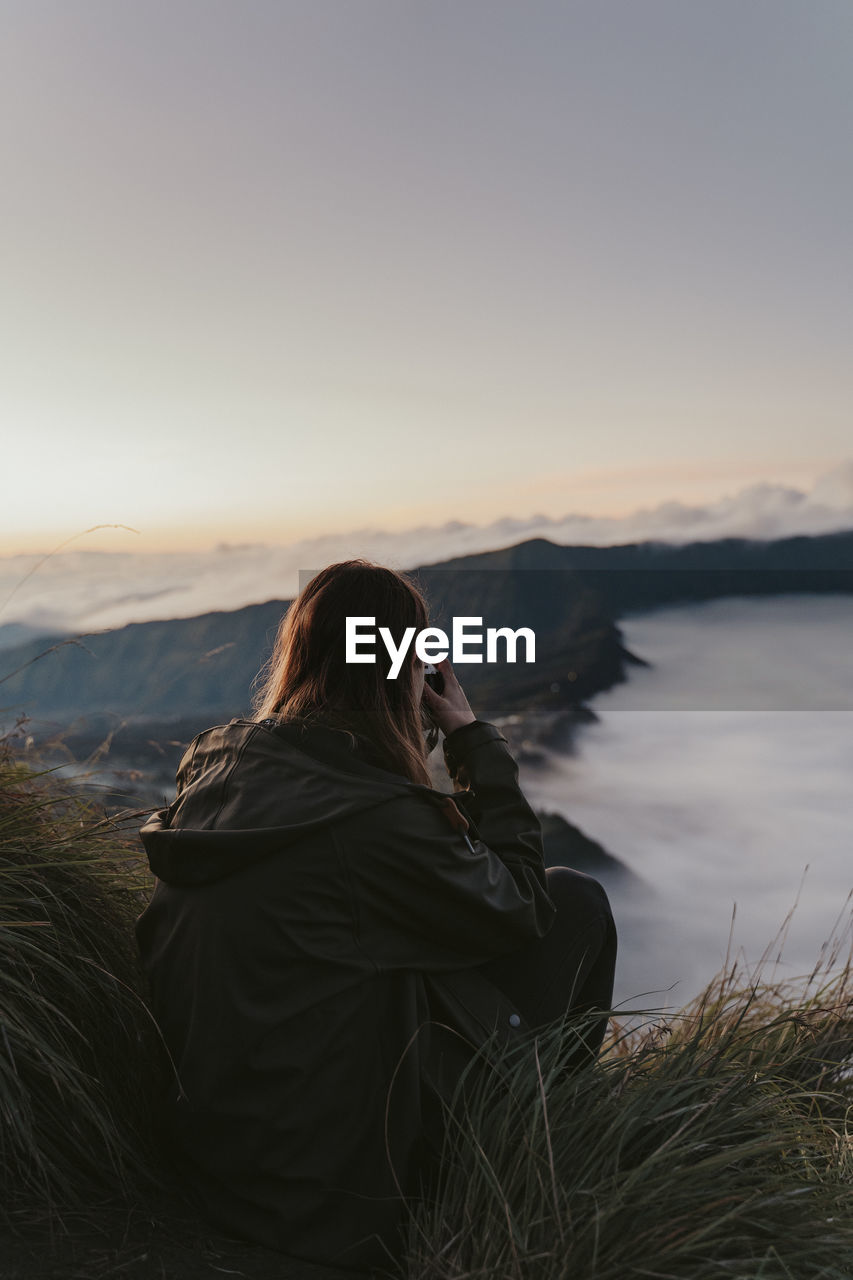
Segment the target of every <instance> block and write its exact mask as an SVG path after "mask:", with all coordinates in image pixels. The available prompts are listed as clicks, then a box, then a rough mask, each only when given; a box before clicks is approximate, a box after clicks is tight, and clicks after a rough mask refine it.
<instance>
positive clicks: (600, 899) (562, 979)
mask: <svg viewBox="0 0 853 1280" xmlns="http://www.w3.org/2000/svg"><path fill="white" fill-rule="evenodd" d="M364 615H366V616H371V617H375V619H376V625H377V627H379V626H387V627H389V628H390V630H391V633H392V635H393V636H394V639H395V641H396V642H397V643H399V641H400V639H401V637H402V635H403V633H404V631H405V629H406V628H407V627H414V628H415V629H416V631H420V630H422V629H423V628H425V627H426V626H427V625H428V617H427V608H426V604H425V602H424V600H423V598H422V596H421V595H420V593H419V592H418V591H417V590H416V588H415V587H414V586H413V584H412V583H411V582H410V581H409V580H408V579H407V578H405V577H404V576H402V575H400V574H397V573H395V572H393V571H392V570H390V569H385V568H381V567H378V566H374V565H371V564H368V563H366V562H364V561H348V562H346V563H343V564H337V565H332V566H331V567H329V568H327V569H324V570H323V571H322V572H320V573H318V574H317V575H316V576H315V577H314V578H312V580H311V581H310V583H309V584H308V585H307V586H306V587H305V589H304V590H303V591H302V592H301V594H300V596H299V597H298V599H297V600H296V601H295V602H294V603H293V604H292V605H291V607H290V609H289V611H288V613H287V614H286V616H285V618H284V619H283V621H282V624H281V627H280V630H279V634H278V637H277V640H276V644H275V649H274V652H273V656H272V658H271V660H270V663H269V666H268V669H267V672H266V676H265V680H264V683H263V687H262V689H261V692H260V696H259V699H258V710H257V716H256V718H255V719H254V720H234V721H232V722H231V723H230V724H228V725H225V726H220V727H218V728H214V729H210V730H208V731H207V732H205V733H202V734H200V735H199V737H198V738H196V740H195V741H194V742H193V743H192V745H191V746H190V748H189V750H188V751H187V753H186V755H185V756H184V758H183V760H182V761H181V765H180V768H179V771H178V777H177V795H176V798H175V800H174V801H173V803H172V804H171V805H170V806H169V807H168V808H167V809H163V810H161V811H160V812H158V813H157V814H155V815H154V816H153V817H152V818H151V819H150V820H149V821H148V822H147V823H146V825H145V826H144V827H143V828H142V832H141V835H142V840H143V842H144V845H145V848H146V851H147V853H148V857H149V861H150V864H151V869H152V871H153V872H154V873H155V875H156V876H157V884H156V888H155V891H154V895H153V898H152V900H151V903H150V904H149V906H148V907H147V909H146V910H145V912H144V913H143V915H142V916H141V917H140V919H139V922H138V925H137V937H138V942H139V947H140V950H141V953H142V957H143V961H144V964H145V967H146V970H147V972H148V975H149V978H150V984H151V994H152V1001H153V1008H154V1012H155V1014H156V1016H157V1019H158V1021H159V1024H160V1027H161V1029H162V1032H163V1035H164V1038H165V1041H166V1044H167V1046H168V1048H169V1051H170V1053H171V1055H172V1057H173V1059H174V1063H175V1067H176V1074H177V1080H176V1081H175V1084H174V1088H173V1089H172V1091H171V1094H170V1096H169V1098H168V1099H167V1100H166V1102H165V1108H164V1118H165V1123H166V1127H167V1130H168V1132H169V1134H170V1136H171V1139H172V1141H173V1145H174V1150H175V1152H176V1156H177V1158H178V1160H179V1163H180V1166H181V1168H182V1169H183V1170H184V1173H185V1175H186V1177H187V1178H188V1180H189V1181H190V1183H191V1185H192V1186H193V1187H194V1188H196V1190H197V1191H198V1192H199V1193H200V1195H201V1197H202V1200H203V1203H204V1204H205V1206H206V1209H207V1211H208V1213H210V1214H211V1215H212V1216H213V1217H215V1219H216V1220H217V1221H218V1222H219V1223H220V1224H221V1225H222V1226H224V1227H226V1228H228V1229H230V1230H232V1231H234V1232H235V1233H237V1234H239V1235H244V1236H246V1237H248V1238H250V1239H254V1240H257V1241H259V1242H261V1243H263V1244H266V1245H268V1246H270V1247H272V1248H275V1249H280V1250H282V1251H283V1252H285V1253H289V1254H292V1255H294V1256H297V1257H304V1258H308V1259H312V1260H314V1261H320V1262H329V1263H332V1264H335V1265H338V1266H349V1267H353V1268H368V1267H370V1266H372V1265H381V1264H382V1263H383V1262H384V1263H386V1264H387V1263H388V1262H389V1261H390V1260H391V1259H393V1257H395V1256H397V1255H398V1254H399V1251H400V1249H401V1234H400V1227H401V1224H402V1222H403V1219H404V1208H405V1196H407V1195H409V1194H412V1193H415V1192H416V1191H417V1188H418V1185H419V1179H420V1178H421V1176H422V1175H423V1173H424V1170H425V1168H426V1167H427V1166H428V1164H429V1158H430V1154H431V1153H430V1147H429V1138H430V1136H433V1137H434V1135H435V1133H436V1132H437V1131H438V1130H439V1126H438V1125H437V1124H436V1119H437V1117H438V1115H439V1114H440V1107H439V1103H440V1099H442V1098H447V1097H448V1096H449V1094H450V1093H451V1092H452V1088H453V1086H454V1084H455V1082H456V1080H457V1079H458V1075H459V1072H460V1070H461V1068H462V1065H463V1064H464V1063H465V1062H466V1061H467V1060H468V1058H469V1057H470V1055H471V1053H472V1051H473V1050H474V1049H477V1048H479V1047H481V1046H482V1045H483V1044H485V1043H486V1042H487V1041H488V1040H489V1039H490V1037H493V1036H494V1035H495V1033H497V1040H498V1041H499V1042H500V1041H501V1040H506V1039H507V1038H511V1037H514V1036H518V1035H523V1034H524V1033H525V1031H529V1029H530V1028H531V1027H536V1026H539V1025H541V1024H543V1023H545V1022H547V1021H549V1020H551V1019H552V1018H555V1017H559V1016H560V1015H562V1014H564V1013H565V1012H566V1011H567V1009H570V1008H571V1009H574V1008H578V1009H589V1008H591V1007H593V1008H598V1009H607V1008H608V1007H609V1005H610V999H611V993H612V981H613V962H614V958H615V935H614V932H613V922H612V917H611V915H610V910H609V907H608V905H607V900H606V897H605V896H604V893H603V890H602V889H601V888H600V886H598V885H597V884H596V882H595V881H593V880H590V879H588V878H587V877H584V876H581V875H579V874H578V873H576V872H571V871H567V870H565V869H564V868H560V869H557V870H555V871H550V872H548V874H547V876H546V871H545V866H544V861H543V853H542V840H541V834H540V825H539V822H538V819H537V818H536V815H535V814H534V813H533V811H532V809H531V808H530V806H529V805H528V804H527V802H526V800H525V799H524V796H523V795H522V793H521V791H520V790H519V787H518V783H517V772H518V771H517V768H516V765H515V762H514V761H513V759H512V757H511V755H510V753H509V751H508V749H507V745H506V741H505V739H504V738H503V736H502V735H501V733H500V731H499V730H498V729H497V728H496V727H495V726H494V725H491V724H488V723H486V722H483V721H479V720H477V719H476V718H475V716H474V713H473V711H472V710H471V707H470V706H469V704H468V701H467V699H466V697H465V694H464V693H463V691H462V689H461V687H460V685H459V683H458V681H457V679H456V677H455V675H454V673H453V670H452V668H451V666H450V663H449V662H447V661H445V662H443V663H441V664H440V666H439V671H440V673H441V674H442V676H443V679H444V688H443V691H442V692H441V693H437V692H436V691H435V690H434V689H432V688H431V687H430V686H429V685H428V684H427V685H425V682H424V666H423V663H422V662H421V661H420V660H419V659H418V658H417V657H416V656H415V655H414V648H412V650H411V651H410V654H409V657H408V659H407V662H406V663H405V664H404V667H403V669H402V670H401V672H400V674H399V676H398V677H397V679H396V680H391V679H387V678H386V674H387V671H388V668H389V664H388V660H387V656H385V657H384V660H383V654H382V652H381V649H382V646H377V654H376V656H377V662H376V664H375V665H368V664H359V665H352V664H347V663H346V661H345V644H344V626H345V619H346V618H347V617H348V616H349V617H352V616H364ZM424 713H426V717H425V715H424ZM430 722H432V724H433V725H435V726H437V727H438V728H439V729H440V730H442V731H443V733H444V735H445V740H444V755H445V761H446V764H447V768H448V771H449V773H450V776H451V778H452V779H453V781H454V783H455V784H456V786H457V788H461V790H458V792H457V794H456V795H454V796H453V797H451V796H450V795H448V794H445V793H444V792H441V791H438V790H435V789H434V788H433V787H432V786H431V784H430V777H429V773H428V770H427V748H426V745H425V737H424V731H425V727H428V726H429V724H430ZM555 916H556V924H555ZM603 1025H604V1020H603V1019H602V1020H600V1025H599V1026H598V1027H597V1028H596V1030H595V1031H594V1032H593V1035H592V1040H593V1043H592V1044H591V1046H590V1048H591V1050H592V1051H593V1052H595V1051H597V1048H598V1042H600V1038H601V1034H602V1032H603Z"/></svg>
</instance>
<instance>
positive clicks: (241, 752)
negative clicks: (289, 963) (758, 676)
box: [139, 720, 461, 885]
mask: <svg viewBox="0 0 853 1280" xmlns="http://www.w3.org/2000/svg"><path fill="white" fill-rule="evenodd" d="M351 741H352V740H351V738H350V735H348V734H345V733H342V732H341V731H340V730H336V729H329V728H326V727H322V726H318V725H313V726H310V727H305V726H302V725H299V724H294V723H288V724H280V723H277V722H270V721H266V722H262V723H260V724H259V723H257V722H255V721H248V720H232V721H231V723H230V724H227V725H219V726H218V727H216V728H214V729H208V730H206V731H205V732H204V733H201V734H199V736H198V737H197V738H196V739H195V740H194V741H193V742H192V743H191V744H190V746H189V748H188V749H187V751H186V753H185V755H184V757H183V759H182V760H181V763H180V765H179V768H178V775H177V794H176V797H175V800H174V801H173V802H172V804H171V805H170V806H169V807H168V808H166V809H160V810H159V811H158V812H157V813H155V814H153V815H152V816H151V817H150V818H149V819H148V821H147V822H146V823H145V825H144V826H143V827H142V829H141V831H140V833H139V834H140V837H141V839H142V843H143V845H144V846H145V852H146V853H147V855H148V862H149V865H150V867H151V870H152V871H153V872H154V874H155V875H156V876H157V877H158V878H159V879H161V880H164V881H166V883H167V884H173V885H199V884H207V883H209V882H211V881H213V880H219V879H222V878H223V877H224V876H228V875H231V874H233V873H234V872H235V871H239V870H240V869H241V868H242V867H245V866H247V865H249V864H250V863H253V862H257V861H258V860H259V859H260V858H264V857H267V856H268V855H270V854H272V853H276V852H278V851H280V850H281V849H282V848H285V847H286V846H287V845H289V844H292V843H293V842H294V841H296V840H300V839H302V838H303V837H304V836H306V835H309V834H310V833H311V832H313V831H315V830H317V829H318V828H320V827H327V826H329V825H330V824H332V823H336V822H341V821H343V820H344V819H346V818H348V817H351V816H352V815H353V814H356V813H360V812H361V811H362V810H364V809H370V808H374V807H375V806H377V805H381V804H385V803H386V802H387V801H389V800H394V799H397V798H398V797H399V796H401V795H404V794H407V793H411V792H412V791H419V792H423V793H424V794H426V795H429V796H432V797H434V799H435V800H436V801H438V802H439V803H441V802H444V803H446V801H447V800H448V799H449V797H447V796H443V795H442V794H441V793H439V792H435V791H433V790H432V789H431V788H429V787H425V786H421V785H419V784H418V783H414V782H410V781H409V779H408V778H405V777H403V776H402V775H401V774H396V773H391V772H389V771H388V770H387V769H382V768H379V767H378V766H377V765H375V764H372V763H370V760H369V754H370V746H369V744H368V743H367V741H366V740H365V739H363V738H358V737H357V736H356V745H355V747H353V746H352V745H351ZM460 818H461V815H460Z"/></svg>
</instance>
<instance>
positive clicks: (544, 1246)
mask: <svg viewBox="0 0 853 1280" xmlns="http://www.w3.org/2000/svg"><path fill="white" fill-rule="evenodd" d="M852 1001H853V985H851V980H850V968H849V965H847V966H844V967H842V968H841V969H840V970H836V971H834V972H832V973H830V972H828V971H827V970H824V971H822V972H821V973H819V974H812V975H811V977H810V979H809V980H808V981H805V982H804V983H803V984H796V983H793V984H782V983H762V982H760V981H759V980H758V979H757V978H755V977H753V978H750V977H749V976H748V975H745V974H743V973H742V972H741V971H740V969H739V967H738V966H737V965H736V964H735V965H730V966H729V967H728V969H727V970H726V971H725V972H724V973H723V974H722V975H721V977H720V978H719V979H717V980H715V982H713V983H712V984H711V986H710V987H709V988H708V990H707V991H706V992H705V994H704V995H703V996H702V997H700V998H699V999H698V1000H697V1001H695V1002H694V1004H693V1005H691V1006H689V1007H688V1008H687V1009H685V1010H684V1011H683V1013H682V1014H681V1015H679V1016H678V1017H676V1018H674V1019H672V1018H671V1019H669V1020H668V1021H667V1020H664V1019H662V1018H653V1019H651V1020H649V1021H648V1022H647V1023H646V1025H645V1026H644V1027H642V1028H641V1029H635V1030H633V1031H628V1030H619V1029H618V1028H617V1029H616V1030H615V1031H614V1034H613V1038H612V1040H611V1042H610V1044H609V1047H608V1049H607V1051H606V1053H605V1055H604V1056H603V1058H602V1060H601V1061H600V1063H599V1064H597V1065H594V1066H591V1067H587V1068H584V1069H583V1070H582V1071H580V1072H577V1071H576V1072H574V1073H567V1072H566V1070H565V1064H566V1059H567V1057H568V1055H569V1054H570V1053H571V1050H572V1048H573V1046H574V1043H575V1036H574V1032H573V1031H572V1028H571V1027H570V1026H566V1027H562V1028H560V1027H558V1028H555V1029H553V1030H550V1031H549V1032H548V1033H547V1034H545V1035H543V1036H542V1037H540V1038H539V1039H538V1040H537V1041H536V1042H535V1043H533V1044H529V1045H527V1046H524V1047H521V1048H516V1049H514V1050H513V1051H512V1052H509V1053H507V1054H505V1055H504V1057H503V1058H502V1060H500V1061H499V1063H498V1064H497V1066H496V1067H491V1068H489V1067H485V1066H484V1065H483V1064H482V1063H480V1064H478V1067H477V1068H476V1069H475V1070H473V1071H472V1072H471V1074H470V1075H469V1077H468V1080H467V1081H466V1083H465V1086H464V1088H463V1089H462V1090H461V1092H460V1096H459V1099H458V1105H457V1107H456V1109H455V1111H454V1114H453V1115H452V1116H451V1118H450V1123H449V1127H448V1135H447V1139H446V1143H445V1151H444V1158H443V1162H442V1170H441V1175H440V1178H439V1183H438V1187H437V1190H436V1193H435V1195H434V1197H433V1198H432V1199H431V1200H430V1201H428V1202H425V1203H424V1204H423V1205H422V1206H421V1208H420V1209H419V1210H418V1211H417V1213H416V1216H415V1219H414V1221H413V1223H412V1230H411V1240H410V1245H411V1247H410V1257H409V1266H408V1276H409V1280H475V1278H476V1280H486V1278H487V1277H488V1278H489V1280H492V1278H493V1277H501V1280H593V1278H594V1280H625V1278H626V1277H655V1278H657V1280H664V1278H666V1280H675V1278H678V1280H688V1278H689V1280H712V1278H713V1280H717V1278H721V1277H728V1278H729V1280H731V1278H732V1277H736V1278H738V1280H759V1278H760V1280H777V1278H778V1280H812V1278H815V1280H816V1278H817V1277H824V1278H826V1280H829V1278H833V1280H850V1277H851V1276H853V1203H851V1190H853V1185H851V1184H853V1139H852V1138H851V1131H850V1123H849V1122H850V1117H851V1114H853V1111H851V1104H853V1002H852Z"/></svg>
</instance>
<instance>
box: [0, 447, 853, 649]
mask: <svg viewBox="0 0 853 1280" xmlns="http://www.w3.org/2000/svg"><path fill="white" fill-rule="evenodd" d="M847 528H853V460H851V461H849V462H846V463H844V464H842V465H841V466H838V467H835V468H833V469H832V470H831V471H829V472H827V473H826V474H824V475H821V476H819V477H818V478H817V480H816V481H815V483H814V485H813V486H812V488H811V489H810V490H808V491H804V490H800V489H794V488H790V487H787V486H784V485H778V484H756V485H750V486H749V487H747V488H744V489H741V490H740V491H739V492H737V493H735V494H732V495H729V496H726V497H723V498H720V499H719V500H717V501H715V502H711V503H708V504H706V505H699V506H689V505H687V504H685V503H682V502H675V501H670V502H663V503H661V504H659V505H658V506H655V507H642V508H639V509H637V510H636V511H634V512H631V513H630V514H629V515H626V516H621V517H618V518H616V517H606V516H586V515H580V514H574V513H573V514H569V515H566V516H563V517H560V518H555V517H550V516H544V515H533V516H530V517H527V518H524V519H518V518H515V517H510V516H507V517H504V518H502V519H499V520H495V521H493V522H491V523H490V524H480V525H478V524H468V523H464V522H462V521H458V520H454V521H450V522H448V523H446V524H442V525H418V526H416V527H413V528H411V529H403V530H395V531H393V532H392V531H388V530H383V529H376V528H369V527H368V528H362V529H354V530H352V531H350V532H347V533H339V534H329V535H327V536H325V537H316V538H309V539H304V540H301V541H298V542H292V543H289V544H287V545H278V546H277V545H267V544H250V545H233V544H229V543H226V542H223V543H220V544H219V545H218V546H216V547H213V548H212V549H210V550H207V551H191V552H174V553H158V554H154V553H146V552H144V551H136V550H133V549H130V548H129V549H128V550H127V551H123V552H119V551H116V552H100V551H97V550H92V549H88V548H87V549H85V550H83V549H79V548H78V549H74V550H68V551H63V552H61V553H58V554H55V555H50V556H47V557H41V556H37V555H36V556H32V555H31V556H26V555H14V556H6V557H0V634H2V632H3V630H4V629H5V632H6V641H7V643H8V642H9V640H10V639H11V638H12V636H13V635H14V634H15V632H13V631H12V628H11V626H10V624H25V625H27V626H29V627H34V628H36V629H38V630H39V631H40V632H42V633H43V634H50V633H60V632H68V631H75V632H76V631H94V630H100V629H102V628H106V627H118V626H123V625H125V624H126V623H128V622H143V621H147V620H150V619H154V618H178V617H192V616H193V615H195V614H199V613H206V612H209V611H211V610H216V609H239V608H241V607H242V606H243V605H247V604H255V603H259V602H261V601H264V600H271V599H289V598H291V597H292V596H293V595H295V594H296V592H297V590H298V588H299V572H300V570H303V571H304V570H311V569H318V568H321V567H322V566H323V565H326V564H331V563H334V562H335V561H336V560H343V559H347V558H349V557H353V556H364V557H366V558H367V559H370V560H375V561H377V562H379V563H382V564H389V565H392V566H393V567H395V568H398V569H408V568H414V567H415V566H417V565H424V564H431V563H435V562H437V561H441V560H445V559H448V558H450V557H452V556H458V555H464V554H468V553H472V552H478V551H487V550H491V549H493V548H496V547H503V546H509V545H512V544H514V543H517V542H522V541H524V540H525V539H528V538H534V537H543V538H548V539H550V540H551V541H552V542H557V543H562V544H586V545H589V546H610V545H614V544H618V543H624V542H634V541H642V540H656V541H661V542H667V543H673V544H675V543H684V542H692V541H707V540H712V539H715V538H724V537H744V538H782V537H787V536H789V535H792V534H820V533H831V532H834V531H837V530H841V529H847ZM127 536H128V541H129V543H132V542H133V541H134V535H133V534H132V533H128V535H127ZM96 540H97V533H93V534H91V535H90V536H89V537H88V538H87V540H86V541H87V542H88V543H90V544H91V543H96Z"/></svg>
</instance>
